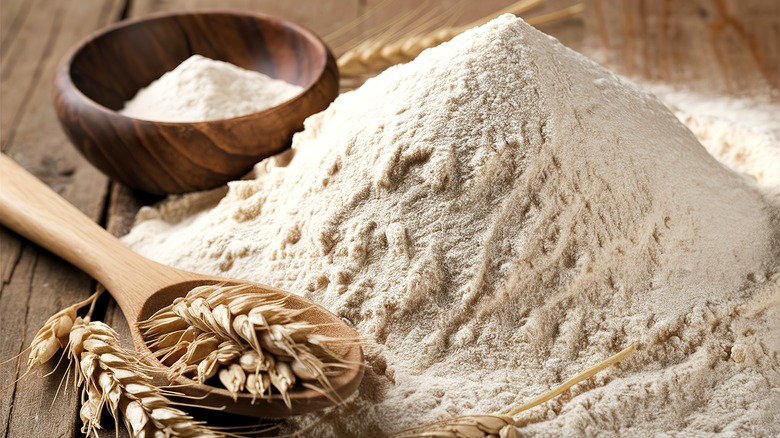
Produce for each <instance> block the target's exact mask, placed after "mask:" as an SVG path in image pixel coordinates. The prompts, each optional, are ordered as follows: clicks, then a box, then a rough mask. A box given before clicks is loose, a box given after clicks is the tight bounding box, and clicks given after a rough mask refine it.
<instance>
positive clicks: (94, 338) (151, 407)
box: [27, 295, 225, 437]
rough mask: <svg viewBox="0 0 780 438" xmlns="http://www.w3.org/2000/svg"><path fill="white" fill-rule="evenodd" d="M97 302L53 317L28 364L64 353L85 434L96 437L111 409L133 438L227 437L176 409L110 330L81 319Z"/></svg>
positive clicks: (35, 343)
mask: <svg viewBox="0 0 780 438" xmlns="http://www.w3.org/2000/svg"><path fill="white" fill-rule="evenodd" d="M96 298H97V295H94V296H92V297H90V298H89V299H87V300H85V301H82V302H80V303H77V304H74V305H72V306H70V307H68V308H66V309H64V310H61V311H60V312H57V313H56V314H55V315H53V316H52V317H50V318H49V319H48V320H47V321H46V323H45V324H44V326H43V328H41V330H39V331H38V333H37V334H36V336H35V338H34V339H33V342H32V345H31V349H30V355H29V358H28V361H27V363H28V367H30V368H32V367H34V366H36V365H39V364H42V363H45V362H47V361H48V360H49V359H51V358H52V357H54V355H55V354H56V353H57V351H59V349H60V348H64V349H65V351H66V354H67V357H68V359H69V361H70V363H71V364H72V365H73V369H74V373H75V376H76V378H75V385H76V388H81V409H80V411H79V416H80V417H81V420H82V422H83V426H82V429H81V431H82V433H84V434H85V435H95V436H96V435H97V431H98V430H100V429H101V428H102V427H101V425H100V422H101V416H102V413H103V410H104V409H107V410H108V412H109V413H110V414H111V416H112V417H114V419H116V420H119V419H120V418H121V419H122V421H123V422H124V424H125V426H126V427H127V430H128V431H129V432H130V433H131V435H132V436H134V437H170V436H176V437H196V436H197V437H221V436H225V434H223V433H221V432H220V431H217V430H212V429H211V428H209V427H208V426H206V425H205V424H203V423H202V422H198V421H195V420H194V419H193V418H192V417H191V416H190V415H188V414H187V413H185V412H184V411H182V410H180V409H177V408H175V407H174V403H173V402H172V401H171V400H170V399H169V398H168V396H169V395H176V394H174V393H171V392H168V391H166V390H164V389H161V388H158V387H155V386H154V385H153V384H152V379H151V377H150V375H149V374H148V373H149V372H152V371H154V370H153V369H151V368H149V367H148V366H147V365H145V364H143V363H141V362H140V361H139V360H138V359H137V358H136V357H135V356H134V354H133V353H132V352H129V351H127V350H126V349H124V348H122V347H121V346H120V345H119V342H118V336H117V333H116V332H115V331H114V330H113V329H111V327H109V326H107V325H106V324H103V323H102V322H99V321H90V318H89V316H85V317H84V318H82V317H79V316H78V315H77V313H78V311H79V310H80V309H81V308H83V307H85V306H86V305H91V306H93V305H94V302H95V299H96ZM91 310H92V309H90V312H88V313H91ZM120 412H121V414H122V415H119V413H120Z"/></svg>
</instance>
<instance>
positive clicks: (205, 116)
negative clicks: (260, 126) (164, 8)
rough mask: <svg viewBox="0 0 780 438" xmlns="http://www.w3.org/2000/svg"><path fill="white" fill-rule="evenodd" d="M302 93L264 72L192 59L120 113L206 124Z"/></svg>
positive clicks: (188, 59)
mask: <svg viewBox="0 0 780 438" xmlns="http://www.w3.org/2000/svg"><path fill="white" fill-rule="evenodd" d="M302 91H303V88H302V87H301V86H299V85H295V84H290V83H287V82H285V81H283V80H280V79H273V78H271V77H269V76H267V75H264V74H263V73H260V72H256V71H252V70H246V69H243V68H241V67H238V66H235V65H233V64H230V63H228V62H223V61H216V60H213V59H209V58H206V57H204V56H201V55H192V56H191V57H189V58H187V60H186V61H184V62H182V63H181V64H179V66H178V67H176V68H175V69H173V70H171V71H170V72H168V73H165V74H164V75H162V76H161V77H160V79H158V80H156V81H154V82H152V83H151V84H149V85H148V86H147V87H146V88H143V89H141V90H140V91H139V92H138V94H136V95H135V97H133V98H132V99H131V100H129V101H128V102H126V103H125V107H124V108H123V109H122V110H121V111H119V112H120V113H121V114H124V115H126V116H128V117H134V118H137V119H144V120H153V121H158V122H206V121H210V120H220V119H230V118H233V117H239V116H245V115H247V114H251V113H254V112H258V111H262V110H264V109H267V108H271V107H273V106H276V105H279V104H281V103H283V102H286V101H288V100H290V99H292V98H293V97H295V96H297V95H298V94H300V93H301V92H302Z"/></svg>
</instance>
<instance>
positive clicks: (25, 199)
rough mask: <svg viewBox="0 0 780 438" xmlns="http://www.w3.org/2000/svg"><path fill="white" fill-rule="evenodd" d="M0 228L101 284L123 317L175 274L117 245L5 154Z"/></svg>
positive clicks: (0, 167) (0, 166) (0, 157)
mask: <svg viewBox="0 0 780 438" xmlns="http://www.w3.org/2000/svg"><path fill="white" fill-rule="evenodd" d="M0 223H2V224H3V225H5V226H6V227H8V228H10V229H12V230H14V231H16V232H17V233H19V234H21V235H23V236H24V237H26V238H28V239H30V240H32V241H33V242H35V243H37V244H39V245H40V246H42V247H44V248H46V249H48V250H49V251H51V252H53V253H54V254H56V255H58V256H60V257H62V258H63V259H65V260H67V261H68V262H70V263H72V264H73V265H75V266H77V267H78V268H79V269H81V270H82V271H84V272H86V273H88V274H89V275H91V276H92V277H94V278H95V279H97V280H98V281H99V282H100V283H102V284H103V285H104V286H105V287H106V288H107V289H108V290H109V291H110V292H111V294H112V295H113V296H114V298H115V299H116V300H117V302H119V305H120V306H121V307H122V310H123V311H124V312H125V314H126V315H127V314H128V311H131V312H132V314H136V313H137V312H138V310H139V309H140V308H141V306H142V305H143V302H144V301H145V299H146V298H147V297H148V296H149V295H150V294H151V293H152V292H154V291H155V290H157V289H160V288H162V287H164V286H167V285H169V284H170V283H171V280H172V279H171V276H172V274H173V275H174V276H175V271H174V270H172V269H171V268H168V267H166V266H163V265H160V264H158V263H156V262H153V261H151V260H149V259H146V258H144V257H142V256H140V255H138V254H136V253H134V252H133V251H131V250H130V249H128V248H127V247H125V246H124V245H122V243H121V242H119V240H118V239H116V238H115V237H114V236H112V235H111V234H109V233H108V232H107V231H106V230H105V229H103V228H102V227H100V226H99V225H98V224H96V223H95V222H93V221H92V220H90V219H89V218H88V217H87V216H85V215H84V214H83V213H82V212H81V211H79V210H78V209H77V208H76V207H74V206H73V205H71V204H70V203H68V202H67V201H66V200H65V199H63V198H62V197H61V196H59V195H58V194H56V193H55V192H54V191H53V190H51V189H50V188H49V187H48V186H46V185H45V184H43V183H42V182H41V181H40V180H38V179H37V178H35V177H34V176H33V175H31V174H30V173H29V172H27V171H26V170H24V169H23V168H22V167H21V166H19V165H18V164H16V163H15V162H14V161H13V160H12V159H11V158H9V157H8V156H7V155H5V154H0Z"/></svg>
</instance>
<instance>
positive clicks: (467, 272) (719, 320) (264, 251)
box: [125, 16, 780, 436]
mask: <svg viewBox="0 0 780 438" xmlns="http://www.w3.org/2000/svg"><path fill="white" fill-rule="evenodd" d="M762 178H763V177H762ZM767 193H768V192H766V191H764V190H762V189H761V188H760V187H758V186H757V185H756V184H755V183H754V182H751V181H750V179H749V178H748V177H746V176H743V175H740V174H737V173H735V172H733V171H731V170H729V169H728V168H726V167H725V166H724V165H722V164H721V163H719V162H718V161H716V160H715V159H714V158H713V157H712V156H711V155H710V154H708V152H707V150H705V148H703V147H702V146H701V145H700V144H699V142H698V141H697V139H696V137H694V135H693V134H692V133H691V132H690V131H689V130H688V129H687V128H686V127H685V126H684V125H683V124H682V123H680V122H679V121H678V120H677V119H676V118H675V116H674V115H673V114H672V113H671V112H670V111H669V110H668V109H667V108H666V107H664V105H663V104H662V103H661V102H660V101H658V100H657V99H656V98H654V97H652V96H650V95H648V94H645V93H644V92H642V91H640V90H639V89H638V88H636V87H635V86H634V85H632V84H631V83H628V82H627V81H624V80H623V79H621V78H619V77H617V76H616V75H614V74H612V73H610V72H608V71H606V70H605V69H603V68H602V67H600V66H598V65H596V64H595V63H593V62H591V61H589V60H587V59H586V58H584V57H582V56H580V55H579V54H577V53H574V52H572V51H571V50H569V49H567V48H565V47H563V46H561V45H560V44H559V43H558V42H557V41H556V40H554V39H552V38H550V37H547V36H545V35H544V34H542V33H540V32H538V31H536V30H534V29H533V28H531V27H530V26H528V25H526V24H525V23H524V22H522V21H521V20H519V19H516V18H514V17H513V16H503V17H500V18H498V19H496V20H494V21H492V22H490V23H488V24H486V25H484V26H481V27H479V28H476V29H473V30H471V31H468V32H466V33H464V34H463V35H461V36H459V37H457V38H455V39H454V40H452V41H451V42H449V43H446V44H444V45H441V46H439V47H437V48H435V49H432V50H428V51H426V52H424V53H423V54H422V55H420V56H419V57H418V58H417V59H416V60H414V61H413V62H411V63H409V64H406V65H402V66H398V67H394V68H391V69H389V70H388V71H386V72H385V73H383V74H381V75H380V76H378V77H377V78H375V79H372V80H369V81H368V82H366V84H365V85H363V86H362V87H361V88H360V89H358V90H356V91H354V92H351V93H347V94H344V95H342V96H340V97H339V98H338V99H337V100H336V101H335V102H334V103H333V104H332V105H331V106H330V108H328V109H327V110H325V111H323V112H322V113H320V114H317V115H315V116H312V117H310V118H309V119H308V120H307V121H306V128H305V130H304V131H303V132H302V133H299V134H297V135H296V136H295V139H294V143H293V149H292V151H290V152H288V153H285V154H283V155H281V156H278V157H276V158H271V159H268V160H266V161H264V162H263V163H261V164H260V165H259V166H258V169H257V175H256V179H253V180H248V181H236V182H233V183H231V184H230V187H229V192H228V194H227V195H226V197H225V198H224V199H222V200H221V201H220V202H219V204H218V205H217V206H215V207H214V208H213V209H209V210H206V211H203V212H201V213H199V214H195V215H192V216H188V217H186V218H185V219H183V220H181V221H179V222H176V223H171V222H169V220H170V218H173V217H177V216H181V213H182V211H187V209H188V207H189V206H190V203H191V202H192V201H191V199H194V198H192V197H184V198H177V199H173V200H171V201H169V202H168V203H167V204H165V206H164V208H162V209H160V210H151V209H147V210H145V211H144V212H142V214H141V215H140V219H141V220H142V221H141V222H140V223H139V224H138V225H137V226H136V227H135V228H134V229H133V231H132V232H131V233H130V234H129V235H128V236H127V237H126V238H125V242H126V243H127V244H129V245H130V246H131V247H132V248H133V249H135V250H137V251H138V252H140V253H142V254H144V255H146V256H148V257H151V258H153V259H156V260H159V261H161V262H164V263H167V264H170V265H174V266H178V267H181V268H185V269H189V270H193V271H198V272H204V273H213V274H220V275H225V276H229V277H237V278H247V279H251V280H256V281H260V282H265V283H269V284H272V285H275V286H278V287H281V288H284V289H288V290H291V291H293V292H296V293H300V294H302V295H304V296H306V297H308V298H310V299H312V300H315V301H317V302H320V303H322V304H323V305H324V306H325V307H327V308H329V309H330V310H332V311H333V312H335V313H336V314H338V315H340V316H342V317H344V318H346V319H348V320H349V321H351V322H352V323H354V324H355V326H356V327H357V328H358V330H359V331H360V333H362V334H363V335H364V336H365V337H366V338H367V339H369V345H368V346H367V347H366V353H367V367H368V368H367V370H366V377H365V380H364V383H363V384H362V385H361V388H360V392H359V394H358V395H357V397H355V398H353V399H351V400H350V401H349V402H347V403H346V404H345V405H344V406H342V407H340V408H338V409H336V410H334V411H332V412H330V413H329V414H327V415H326V417H325V418H324V419H323V420H322V422H321V423H319V425H318V426H316V427H317V428H318V430H317V432H316V433H315V434H314V435H313V436H329V435H333V436H382V435H385V434H388V433H392V432H394V431H398V430H399V429H402V428H405V427H409V426H416V425H420V424H423V423H426V422H429V421H432V420H435V419H438V418H441V417H446V416H452V415H462V414H475V413H481V414H493V413H501V412H505V411H506V410H509V409H511V408H512V407H515V406H517V405H519V404H521V403H523V402H525V401H528V400H530V399H531V398H533V397H534V396H536V395H538V394H540V393H542V392H545V391H547V390H548V389H550V388H552V387H554V386H557V385H558V384H560V383H561V382H563V381H564V380H565V379H567V378H568V377H570V376H572V375H574V374H576V373H578V372H580V371H582V370H583V369H585V368H586V367H588V366H590V365H593V364H594V363H596V362H599V361H601V360H603V359H605V358H607V357H608V356H610V355H612V354H614V353H616V352H618V351H619V350H621V349H623V348H625V347H626V346H628V345H629V344H631V343H635V344H636V345H637V351H636V352H635V353H634V354H633V355H632V356H631V357H629V358H628V359H627V360H625V361H623V362H622V363H620V364H618V365H617V366H615V367H612V368H610V369H609V370H607V371H606V372H603V373H601V374H599V375H598V376H597V377H596V378H594V379H591V380H589V381H587V382H585V383H583V384H580V385H578V386H576V387H575V388H573V389H572V390H571V391H569V392H567V393H566V394H564V395H563V396H562V397H559V398H558V399H556V400H554V401H552V402H548V403H547V404H545V405H544V406H541V407H538V408H535V409H533V410H531V411H529V412H527V413H525V414H524V416H523V417H522V421H521V424H522V427H521V428H520V429H521V432H522V433H523V434H528V435H534V434H538V435H539V436H557V435H566V436H576V435H581V434H590V435H594V434H606V435H615V434H621V435H637V436H650V435H656V434H658V433H661V432H663V431H669V432H672V431H680V432H683V434H685V435H706V434H710V433H718V432H720V433H725V432H729V433H733V434H736V435H743V434H757V435H777V434H780V413H779V412H778V411H779V408H778V406H780V365H778V362H779V361H778V359H779V358H780V353H779V352H780V342H778V339H779V338H780V336H779V335H778V333H777V330H776V327H777V326H776V321H777V320H778V319H777V318H778V316H779V315H778V313H779V312H778V311H777V310H778V309H777V302H778V298H779V296H780V287H778V276H779V275H780V244H779V238H780V236H778V230H780V224H778V210H777V208H776V207H774V206H773V204H772V203H770V202H768V201H767V199H768V197H769V195H768V194H767ZM770 328H771V329H770Z"/></svg>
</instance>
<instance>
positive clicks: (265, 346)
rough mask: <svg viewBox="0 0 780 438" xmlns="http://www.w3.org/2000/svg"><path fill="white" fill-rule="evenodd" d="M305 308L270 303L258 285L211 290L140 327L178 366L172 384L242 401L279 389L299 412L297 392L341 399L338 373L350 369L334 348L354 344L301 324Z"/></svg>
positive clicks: (202, 288)
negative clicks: (293, 398) (220, 389)
mask: <svg viewBox="0 0 780 438" xmlns="http://www.w3.org/2000/svg"><path fill="white" fill-rule="evenodd" d="M304 311H305V309H299V310H293V309H288V308H286V307H285V306H284V300H283V299H282V300H272V301H269V300H268V299H267V298H264V297H263V295H262V294H259V293H258V292H257V290H256V289H255V287H254V286H252V285H248V284H244V285H237V286H228V285H208V286H200V287H196V288H194V289H193V290H192V291H190V292H189V293H188V294H187V295H186V296H185V297H182V298H177V299H176V300H175V301H174V302H173V304H171V305H170V306H168V307H166V308H163V309H161V310H160V311H158V312H157V313H155V314H154V315H152V316H151V317H150V318H149V319H148V320H146V321H143V322H141V323H139V327H140V328H141V330H142V331H143V333H144V337H145V339H146V341H147V343H148V345H149V348H150V349H151V350H152V351H153V352H154V353H155V355H156V356H157V358H158V359H160V361H161V362H163V363H164V364H166V365H168V366H169V367H170V375H169V376H170V377H171V378H173V377H177V376H186V377H188V378H191V379H193V380H195V381H197V382H198V383H204V382H206V381H207V380H209V379H211V378H212V377H214V376H216V377H217V379H214V380H212V381H213V382H214V383H216V381H218V382H220V383H221V384H222V386H224V387H225V388H226V389H227V390H228V391H229V392H230V393H232V394H233V396H234V398H235V397H237V395H238V394H239V393H242V392H246V393H249V394H251V395H252V400H253V401H254V400H256V399H258V398H263V399H268V398H270V397H272V393H273V392H274V390H275V391H276V392H277V393H278V394H279V395H281V396H282V398H283V400H284V402H285V403H286V404H287V406H288V407H290V406H291V404H290V398H289V392H290V391H291V390H292V389H294V388H296V387H303V388H310V389H314V390H317V391H319V392H321V393H323V394H326V395H329V396H333V397H334V399H335V393H334V391H333V389H332V387H331V385H330V383H329V380H328V376H329V375H331V372H333V371H337V370H338V369H343V368H344V367H346V366H350V365H354V364H347V363H345V362H344V361H343V359H341V358H340V356H339V355H337V354H334V353H333V352H332V351H331V350H330V349H329V348H328V346H329V345H331V344H333V343H335V342H342V343H343V342H348V341H350V340H343V339H333V338H329V337H326V336H322V335H319V334H317V333H315V329H316V326H314V325H312V324H309V323H306V322H301V321H299V316H300V315H301V314H302V313H303V312H304Z"/></svg>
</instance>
